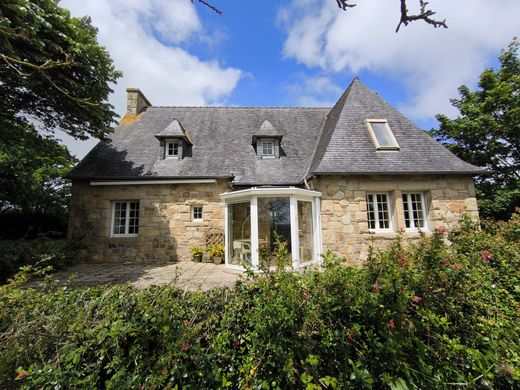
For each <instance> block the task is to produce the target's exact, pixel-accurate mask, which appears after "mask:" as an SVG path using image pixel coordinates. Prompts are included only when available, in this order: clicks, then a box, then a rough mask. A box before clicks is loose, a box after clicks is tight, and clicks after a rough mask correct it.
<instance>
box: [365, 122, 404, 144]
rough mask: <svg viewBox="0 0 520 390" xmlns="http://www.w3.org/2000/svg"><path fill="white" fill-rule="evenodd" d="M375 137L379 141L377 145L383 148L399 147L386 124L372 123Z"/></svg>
mask: <svg viewBox="0 0 520 390" xmlns="http://www.w3.org/2000/svg"><path fill="white" fill-rule="evenodd" d="M370 126H371V127H372V131H373V132H374V136H375V137H376V139H377V143H378V144H379V146H380V147H382V148H385V147H386V148H387V147H396V146H398V145H397V144H396V143H395V142H394V140H393V137H392V134H391V133H390V130H389V127H387V124H386V123H378V122H370Z"/></svg>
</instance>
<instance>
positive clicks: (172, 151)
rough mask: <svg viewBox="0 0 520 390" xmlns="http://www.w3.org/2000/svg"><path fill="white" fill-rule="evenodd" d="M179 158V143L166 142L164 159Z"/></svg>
mask: <svg viewBox="0 0 520 390" xmlns="http://www.w3.org/2000/svg"><path fill="white" fill-rule="evenodd" d="M178 156H179V141H167V142H166V157H178Z"/></svg>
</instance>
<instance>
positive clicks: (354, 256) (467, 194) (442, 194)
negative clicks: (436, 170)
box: [313, 175, 478, 264]
mask: <svg viewBox="0 0 520 390" xmlns="http://www.w3.org/2000/svg"><path fill="white" fill-rule="evenodd" d="M313 186H314V187H315V189H316V190H317V191H320V192H322V198H321V227H322V235H323V236H322V237H323V250H324V251H327V250H331V251H333V252H336V253H338V254H340V255H341V256H345V257H346V259H347V260H348V262H349V263H351V264H358V263H361V262H363V261H364V260H366V258H367V255H368V251H369V248H370V245H371V243H372V241H373V242H374V246H375V247H376V248H380V247H383V246H385V245H387V244H388V243H389V242H391V241H392V240H393V239H395V238H396V236H397V234H398V232H399V231H404V230H406V229H405V221H404V211H403V202H402V200H401V199H402V194H403V193H406V192H421V193H422V194H424V197H425V204H426V208H427V210H426V211H427V219H428V230H427V231H426V234H429V232H431V231H433V230H434V229H436V228H439V227H441V226H446V227H448V228H450V227H452V226H453V225H454V224H456V223H457V221H459V219H460V217H461V215H462V214H463V213H464V212H468V213H469V214H470V215H471V216H472V217H474V218H478V208H477V201H476V198H475V188H474V185H473V178H472V177H471V176H467V175H460V176H459V175H457V176H451V175H450V176H448V175H444V176H442V175H422V176H421V175H414V176H382V175H381V176H376V175H374V176H322V177H321V178H320V179H319V180H318V181H315V182H313ZM376 192H377V193H382V192H384V193H388V194H389V199H390V205H391V214H392V220H393V231H392V232H369V229H368V221H367V203H366V194H367V193H376ZM404 235H405V237H408V238H418V237H419V233H417V232H408V231H407V232H405V233H404Z"/></svg>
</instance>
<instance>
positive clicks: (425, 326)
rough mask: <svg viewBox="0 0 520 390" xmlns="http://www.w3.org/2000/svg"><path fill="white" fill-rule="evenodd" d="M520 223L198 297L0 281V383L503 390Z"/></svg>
mask: <svg viewBox="0 0 520 390" xmlns="http://www.w3.org/2000/svg"><path fill="white" fill-rule="evenodd" d="M519 227H520V216H519V215H518V214H517V215H516V216H514V217H513V219H512V220H511V221H510V222H509V223H508V224H494V225H490V226H488V228H487V230H485V231H481V230H480V229H478V226H476V225H475V224H474V223H473V222H471V221H470V220H464V221H462V222H461V224H460V227H459V228H457V229H455V230H453V231H451V232H449V233H446V232H445V229H440V230H438V231H437V232H435V233H434V234H433V235H431V237H423V238H422V239H421V240H420V242H419V243H416V244H410V243H407V242H405V241H404V240H397V241H396V242H395V243H394V244H393V245H392V247H390V248H389V249H387V250H385V251H382V252H380V253H373V254H372V255H371V258H370V260H369V262H368V264H367V266H366V267H363V268H353V267H348V266H346V265H345V263H344V261H342V259H339V258H338V257H336V256H334V255H332V254H327V255H326V256H325V265H324V268H323V271H322V272H317V271H309V272H306V273H305V274H303V275H301V274H298V273H291V272H266V273H264V274H262V275H258V274H256V275H255V274H249V276H248V277H247V278H246V279H244V280H241V281H239V282H238V283H237V284H236V285H235V286H234V287H233V288H232V289H214V290H210V291H208V292H194V293H185V292H183V291H181V290H178V289H175V288H171V287H152V288H149V289H145V290H141V291H139V290H136V289H134V288H132V287H131V286H129V285H122V286H113V287H95V288H71V287H68V288H57V287H55V286H53V285H52V283H50V282H48V283H47V285H46V287H45V288H44V290H42V291H35V290H31V289H20V288H17V287H16V286H14V285H11V286H3V287H0V339H1V342H0V386H1V387H4V388H13V387H16V386H24V387H26V388H38V389H39V388H52V387H55V386H56V385H59V387H62V388H107V389H127V388H146V389H159V388H182V389H217V388H265V389H268V388H277V389H291V388H307V389H319V388H329V389H336V388H337V389H340V388H392V389H447V388H461V387H462V388H496V389H498V388H515V387H517V388H518V383H519V382H518V381H519V380H520V372H519V366H520V348H519V341H518V340H519V339H520V332H519V327H518V323H519V317H518V309H519V295H520V289H519V287H518V286H519V285H520V277H519V268H520V244H519V242H520V240H518V237H519V232H520V229H519ZM446 236H449V239H450V240H451V244H450V245H447V244H446V242H445V238H446ZM282 247H283V246H282ZM282 256H285V254H283V253H282Z"/></svg>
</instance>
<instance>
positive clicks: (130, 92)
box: [126, 88, 152, 116]
mask: <svg viewBox="0 0 520 390" xmlns="http://www.w3.org/2000/svg"><path fill="white" fill-rule="evenodd" d="M151 105H152V104H151V103H150V102H149V101H148V99H147V98H146V96H144V94H143V93H142V92H141V90H140V89H139V88H127V89H126V115H132V116H137V115H138V114H140V113H141V112H142V111H143V110H144V109H145V108H146V107H150V106H151Z"/></svg>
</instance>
